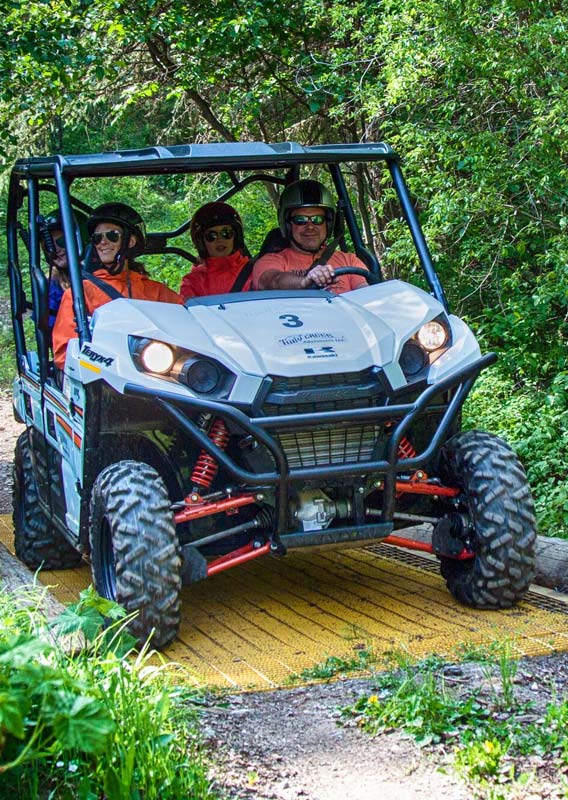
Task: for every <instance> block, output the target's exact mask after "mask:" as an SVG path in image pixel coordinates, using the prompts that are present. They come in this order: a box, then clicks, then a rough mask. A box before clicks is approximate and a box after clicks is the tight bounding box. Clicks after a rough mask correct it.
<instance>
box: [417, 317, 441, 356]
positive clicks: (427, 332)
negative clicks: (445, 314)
mask: <svg viewBox="0 0 568 800" xmlns="http://www.w3.org/2000/svg"><path fill="white" fill-rule="evenodd" d="M416 338H417V339H418V342H419V343H420V345H421V346H422V347H423V348H424V350H426V351H427V352H428V353H433V352H434V350H439V349H440V347H443V346H444V345H445V344H446V342H447V340H448V332H447V330H446V328H445V327H444V326H443V325H442V323H441V322H438V321H437V320H435V319H433V320H431V321H430V322H427V323H426V324H425V325H423V326H422V327H421V328H420V330H419V331H418V333H417V334H416Z"/></svg>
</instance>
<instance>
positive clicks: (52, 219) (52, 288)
mask: <svg viewBox="0 0 568 800" xmlns="http://www.w3.org/2000/svg"><path fill="white" fill-rule="evenodd" d="M40 235H41V247H42V250H43V253H44V255H45V259H46V261H47V263H48V265H49V281H48V286H49V322H48V324H49V330H51V329H52V328H53V326H54V324H55V317H56V316H57V311H58V309H59V304H60V303H61V298H62V297H63V292H64V291H65V289H68V288H69V286H70V283H69V264H68V263H67V251H66V249H65V239H64V238H63V223H62V221H61V212H60V211H59V209H55V211H51V212H50V213H49V214H48V215H47V216H46V217H45V218H44V221H43V225H42V228H41V234H40Z"/></svg>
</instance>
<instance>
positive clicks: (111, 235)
mask: <svg viewBox="0 0 568 800" xmlns="http://www.w3.org/2000/svg"><path fill="white" fill-rule="evenodd" d="M121 236H122V231H104V233H93V235H92V236H91V242H92V243H93V244H94V245H97V244H100V243H101V242H102V240H103V239H108V241H109V242H112V243H113V244H116V243H117V242H118V241H120V238H121Z"/></svg>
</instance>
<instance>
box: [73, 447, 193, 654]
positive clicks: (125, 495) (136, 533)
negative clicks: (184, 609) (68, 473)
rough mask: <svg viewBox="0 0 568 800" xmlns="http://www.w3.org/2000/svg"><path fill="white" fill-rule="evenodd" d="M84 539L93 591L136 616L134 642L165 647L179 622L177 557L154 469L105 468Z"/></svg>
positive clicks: (126, 464)
mask: <svg viewBox="0 0 568 800" xmlns="http://www.w3.org/2000/svg"><path fill="white" fill-rule="evenodd" d="M89 536H90V543H91V569H92V573H93V581H94V584H95V588H96V590H97V592H98V593H99V594H100V595H101V596H102V597H106V598H107V599H109V600H115V601H116V602H117V603H120V605H122V606H123V607H124V608H125V609H126V611H127V612H129V613H132V612H137V614H136V616H135V617H134V619H133V620H132V622H131V623H130V624H129V629H130V630H131V632H132V633H133V635H134V636H136V638H137V639H138V641H139V642H144V641H145V640H146V639H147V638H148V636H149V635H150V634H151V633H152V632H153V636H152V644H153V645H154V646H155V647H157V648H160V647H164V646H165V645H166V644H168V642H170V641H171V640H172V639H173V638H174V636H175V635H176V633H177V629H178V626H179V620H180V591H181V557H180V550H179V544H178V539H177V534H176V529H175V523H174V519H173V514H172V512H171V510H170V499H169V496H168V492H167V490H166V487H165V484H164V482H163V480H162V479H161V477H160V476H159V474H158V473H157V472H156V470H155V469H153V468H152V467H150V466H149V465H148V464H144V463H142V462H139V461H120V462H118V463H115V464H111V465H110V466H108V467H106V468H105V469H104V470H103V471H102V472H101V473H100V475H99V476H98V478H97V480H96V481H95V483H94V485H93V491H92V495H91V508H90V528H89Z"/></svg>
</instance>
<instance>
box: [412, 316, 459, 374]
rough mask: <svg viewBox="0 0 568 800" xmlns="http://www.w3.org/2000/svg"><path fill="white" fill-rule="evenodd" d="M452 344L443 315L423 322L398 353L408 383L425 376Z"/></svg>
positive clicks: (449, 329)
mask: <svg viewBox="0 0 568 800" xmlns="http://www.w3.org/2000/svg"><path fill="white" fill-rule="evenodd" d="M451 344H452V331H451V328H450V323H449V320H448V318H447V317H446V315H445V314H439V315H438V316H437V317H436V319H432V320H430V321H429V322H425V323H424V325H422V327H421V328H419V330H417V331H416V333H415V334H414V335H413V336H411V337H410V339H408V340H407V341H406V342H405V343H404V345H403V347H402V350H401V352H400V357H399V364H400V368H401V369H402V371H403V372H404V374H405V375H406V377H407V379H408V381H417V380H420V379H421V378H424V377H425V376H426V373H427V370H428V368H429V367H430V366H431V365H432V364H433V363H434V361H436V359H437V358H439V357H440V356H441V355H442V353H444V352H445V351H446V350H447V348H448V347H450V346H451Z"/></svg>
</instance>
